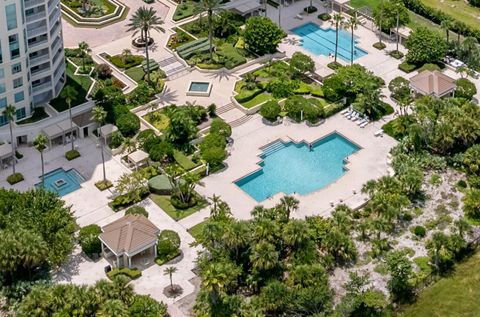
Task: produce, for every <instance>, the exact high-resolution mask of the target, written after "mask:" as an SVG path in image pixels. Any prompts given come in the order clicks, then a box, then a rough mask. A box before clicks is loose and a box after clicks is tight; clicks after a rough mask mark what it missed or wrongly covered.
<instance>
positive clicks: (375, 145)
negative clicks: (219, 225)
mask: <svg viewBox="0 0 480 317" xmlns="http://www.w3.org/2000/svg"><path fill="white" fill-rule="evenodd" d="M383 123H384V122H382V121H380V122H376V123H373V124H370V125H368V126H367V127H365V128H364V129H361V128H360V127H358V126H357V125H356V124H355V123H354V122H351V121H350V120H348V119H346V118H345V117H344V116H342V115H340V114H337V115H335V116H333V117H331V118H329V119H327V120H326V122H325V123H323V124H322V125H320V126H318V127H308V126H307V125H306V124H304V123H302V124H296V123H290V122H288V121H287V120H285V122H284V123H282V124H281V125H278V126H267V125H265V124H264V123H263V122H262V119H261V118H260V116H258V115H255V118H254V119H253V120H251V121H249V122H248V123H246V124H244V125H242V127H241V129H238V128H235V129H233V134H232V137H233V139H234V140H235V142H234V144H233V146H232V147H230V148H229V151H230V155H229V157H228V158H227V159H226V161H225V163H226V164H227V165H228V167H227V168H226V169H225V170H223V171H220V172H218V173H215V174H213V175H210V176H208V177H206V178H204V179H203V183H204V186H197V190H198V191H199V192H200V193H201V194H203V195H205V196H207V197H210V196H212V195H213V194H216V195H219V196H220V197H221V198H222V199H223V200H224V201H226V202H227V203H228V204H229V205H230V207H231V208H232V212H233V214H234V216H235V217H236V218H239V219H248V218H250V211H251V210H252V209H253V207H255V206H256V205H259V204H262V205H264V206H266V207H271V206H273V205H275V204H276V203H278V202H279V200H280V198H281V197H282V196H283V194H276V195H275V196H273V197H272V198H270V199H267V200H265V201H263V202H261V203H258V202H257V201H255V200H254V199H253V198H252V197H250V196H249V195H248V194H247V193H246V192H244V191H243V190H242V189H240V188H239V187H238V186H237V185H235V184H234V181H236V180H238V179H240V178H242V177H244V176H246V175H248V174H250V173H251V172H253V171H254V170H257V169H258V168H259V166H258V165H257V163H258V161H259V157H258V155H259V154H261V152H262V151H261V149H260V148H261V147H262V146H265V145H266V144H268V143H271V142H272V141H275V140H277V139H283V138H286V137H288V138H290V139H292V140H295V141H301V140H305V141H306V142H312V141H315V140H317V139H319V138H321V137H323V136H326V135H328V134H330V133H332V132H335V131H336V132H337V133H340V134H341V135H343V136H344V137H346V138H347V139H349V140H350V141H352V142H354V143H356V144H358V145H359V146H361V147H362V149H361V150H359V151H358V152H356V153H355V154H353V155H351V156H349V163H348V164H347V165H346V167H347V168H348V169H349V171H347V172H346V173H345V174H344V175H343V176H342V177H341V178H340V179H338V180H337V181H335V182H333V183H331V184H330V185H328V186H326V187H324V188H322V189H320V190H317V191H315V192H313V193H310V194H307V195H298V194H295V195H294V196H296V197H297V198H298V199H299V200H300V208H299V211H298V212H297V213H296V214H295V215H294V216H295V217H298V218H301V217H305V216H309V215H314V214H320V215H325V216H326V215H328V214H329V213H330V211H331V210H332V207H331V206H330V202H331V201H332V202H333V203H334V204H335V205H337V204H340V203H341V202H342V201H343V202H344V203H346V204H347V205H349V206H350V207H352V208H356V207H358V206H361V205H362V204H363V203H364V202H365V196H363V195H362V194H361V193H360V190H361V188H362V185H363V184H364V183H366V182H367V181H368V180H370V179H375V178H379V177H381V176H384V175H388V168H389V165H388V163H387V156H388V153H389V151H390V149H391V148H392V147H393V146H395V145H396V144H397V142H396V141H395V140H394V139H392V138H390V137H389V136H387V135H384V136H383V137H375V136H374V133H375V131H377V130H379V129H380V128H381V126H382V125H383ZM354 191H355V194H354Z"/></svg>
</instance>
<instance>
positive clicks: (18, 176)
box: [7, 173, 24, 185]
mask: <svg viewBox="0 0 480 317" xmlns="http://www.w3.org/2000/svg"><path fill="white" fill-rule="evenodd" d="M23 180H24V178H23V175H22V173H15V174H12V175H9V176H8V177H7V182H8V183H9V184H10V185H13V184H16V183H19V182H21V181H23Z"/></svg>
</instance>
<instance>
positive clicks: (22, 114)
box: [16, 108, 27, 120]
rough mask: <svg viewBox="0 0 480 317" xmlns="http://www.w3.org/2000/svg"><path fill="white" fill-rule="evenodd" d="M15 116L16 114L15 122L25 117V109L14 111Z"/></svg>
mask: <svg viewBox="0 0 480 317" xmlns="http://www.w3.org/2000/svg"><path fill="white" fill-rule="evenodd" d="M16 114H17V120H20V119H23V118H25V117H26V116H27V113H26V111H25V108H21V109H18V110H17V111H16Z"/></svg>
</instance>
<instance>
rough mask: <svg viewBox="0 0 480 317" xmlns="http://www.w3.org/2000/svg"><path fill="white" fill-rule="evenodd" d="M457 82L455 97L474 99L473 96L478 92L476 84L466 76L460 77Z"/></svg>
mask: <svg viewBox="0 0 480 317" xmlns="http://www.w3.org/2000/svg"><path fill="white" fill-rule="evenodd" d="M456 84H457V88H456V90H455V97H458V98H465V99H468V100H472V98H473V96H475V94H476V93H477V87H475V84H474V83H472V82H471V81H470V80H468V79H466V78H460V79H458V80H457V82H456Z"/></svg>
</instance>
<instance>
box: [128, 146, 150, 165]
mask: <svg viewBox="0 0 480 317" xmlns="http://www.w3.org/2000/svg"><path fill="white" fill-rule="evenodd" d="M127 161H128V163H129V164H130V166H134V167H135V169H137V168H138V167H140V166H143V165H145V164H147V163H148V154H147V153H145V152H144V151H142V150H136V151H135V152H132V153H130V154H128V155H127Z"/></svg>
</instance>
